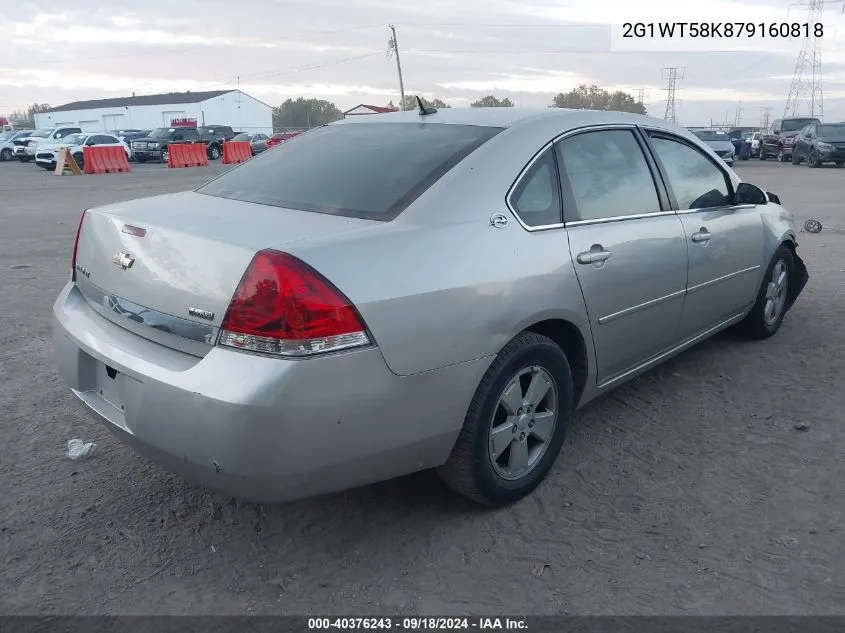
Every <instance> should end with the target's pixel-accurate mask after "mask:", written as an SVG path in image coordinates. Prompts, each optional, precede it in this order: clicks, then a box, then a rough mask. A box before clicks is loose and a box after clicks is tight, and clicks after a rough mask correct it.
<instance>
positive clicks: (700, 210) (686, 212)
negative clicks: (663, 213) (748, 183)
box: [675, 204, 757, 215]
mask: <svg viewBox="0 0 845 633" xmlns="http://www.w3.org/2000/svg"><path fill="white" fill-rule="evenodd" d="M756 207H757V205H756V204H730V205H722V206H720V207H698V208H697V209H679V210H677V211H675V213H676V214H677V215H689V214H691V213H706V212H708V211H744V210H746V209H755V208H756Z"/></svg>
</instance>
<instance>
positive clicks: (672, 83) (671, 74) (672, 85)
mask: <svg viewBox="0 0 845 633" xmlns="http://www.w3.org/2000/svg"><path fill="white" fill-rule="evenodd" d="M684 70H685V67H683V66H671V67H669V68H664V69H663V70H662V75H663V79H664V81H668V82H669V84H668V86H667V87H666V88H664V90H665V91H666V114H664V115H663V118H664V119H665V120H666V121H671V122H672V123H677V122H678V117H677V115H676V114H675V92H676V90H677V88H678V81H680V80H681V79H683V78H684Z"/></svg>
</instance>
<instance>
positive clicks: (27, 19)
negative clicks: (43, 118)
mask: <svg viewBox="0 0 845 633" xmlns="http://www.w3.org/2000/svg"><path fill="white" fill-rule="evenodd" d="M18 5H19V6H18V7H16V11H15V14H14V17H11V15H9V14H7V15H5V16H2V17H0V29H2V30H3V32H4V34H5V38H6V42H7V46H6V47H5V48H4V58H3V60H2V62H0V63H2V65H3V66H4V67H5V69H0V104H2V105H0V113H4V112H5V111H8V110H10V109H11V108H10V107H9V106H15V107H21V106H22V105H25V104H27V103H32V102H34V101H38V102H45V103H52V104H54V105H55V104H60V103H64V102H68V101H73V100H78V99H96V98H100V97H110V96H121V95H125V94H130V93H131V92H137V93H144V92H147V93H152V92H166V91H183V90H203V89H218V88H228V87H231V88H234V87H235V86H237V85H238V84H239V83H240V86H241V88H242V89H244V90H245V91H247V92H249V93H251V94H254V95H256V96H257V97H259V98H261V99H262V100H264V101H267V102H270V103H280V102H281V101H283V100H284V99H286V98H289V97H296V96H299V95H302V96H306V97H310V96H315V97H321V98H327V99H331V100H333V101H335V102H336V103H337V104H338V106H339V107H341V108H344V109H345V108H347V107H351V106H354V105H356V104H357V103H360V102H372V103H376V104H381V103H386V102H387V101H389V100H390V99H394V100H395V99H396V96H397V94H398V80H397V76H396V65H395V60H393V59H388V58H386V56H385V55H384V54H383V53H384V52H385V51H386V48H387V39H388V36H389V33H388V29H387V24H388V23H389V22H393V23H394V24H396V27H397V30H398V38H399V43H400V52H401V54H402V57H401V59H402V67H403V70H404V78H405V86H406V90H407V92H408V93H410V94H420V95H422V96H425V97H429V98H430V97H434V96H437V97H440V98H442V99H445V100H447V102H448V103H450V104H451V105H453V106H461V105H468V104H469V103H471V102H472V101H474V100H476V99H477V98H478V97H479V96H483V95H484V94H490V93H494V94H497V95H499V96H507V97H509V98H511V99H512V100H513V101H514V102H515V103H517V104H522V105H524V106H526V107H544V106H547V105H548V104H549V103H550V102H551V98H552V96H553V95H554V94H556V93H558V92H565V91H567V90H570V89H571V88H573V87H575V86H576V85H578V84H579V83H588V84H597V85H599V86H602V87H605V88H608V89H622V90H626V91H629V92H636V91H638V90H639V89H643V90H644V92H645V95H646V96H645V99H646V101H648V102H650V107H649V109H650V111H652V112H654V113H656V114H658V115H659V114H661V113H662V108H663V104H662V99H663V97H664V95H665V92H663V89H664V88H665V81H664V79H663V77H662V76H661V68H663V67H666V66H685V67H686V70H685V74H684V78H683V80H682V81H681V82H680V83H679V84H678V112H679V114H680V116H681V117H682V120H683V121H687V120H689V121H690V122H695V121H706V120H708V119H709V118H710V117H711V116H713V117H715V116H717V115H718V116H719V118H721V117H723V116H724V112H725V111H726V110H731V111H733V110H735V108H736V106H737V103H738V102H739V101H740V100H742V103H743V106H742V110H743V113H744V114H743V117H744V120H746V121H747V122H749V123H751V122H756V121H757V120H759V115H760V108H761V107H769V108H772V112H773V113H775V112H777V111H778V110H780V109H782V108H783V106H784V103H785V101H786V95H787V94H788V91H789V86H790V83H791V81H792V75H793V72H794V69H795V60H796V58H797V55H798V49H799V47H800V42H799V41H797V40H774V39H772V40H770V41H767V42H765V43H764V44H765V46H764V50H760V51H756V52H746V53H730V52H723V53H713V52H691V51H670V50H657V51H652V52H639V53H627V54H620V53H612V52H611V24H612V23H616V24H620V23H622V22H624V21H639V22H651V21H666V20H671V21H677V22H682V21H708V22H715V21H721V22H726V21H734V22H737V21H746V20H747V21H753V22H755V23H759V22H781V21H785V20H789V21H793V20H795V21H799V20H800V21H803V20H804V17H803V16H804V11H805V9H797V8H795V7H792V8H789V7H788V6H787V3H785V2H783V1H782V0H697V1H696V2H695V3H682V2H678V1H677V0H671V1H670V0H651V1H650V2H648V3H635V2H631V1H630V0H595V1H594V2H591V3H585V2H580V1H579V2H575V1H574V0H520V1H519V2H513V1H512V0H484V1H482V0H462V2H455V1H454V0H429V1H427V2H426V3H420V2H418V0H394V1H393V2H391V3H390V4H389V6H386V5H385V4H384V2H383V0H289V1H287V2H284V3H270V2H266V0H239V1H238V2H237V3H231V2H222V1H217V0H214V1H212V0H183V1H182V2H180V3H173V2H172V0H145V1H144V2H143V3H132V4H124V3H114V2H107V1H106V0H76V1H75V2H74V3H72V4H68V3H67V2H66V1H65V0H39V1H38V2H23V3H18ZM255 16H260V18H256V17H255ZM824 22H825V24H826V28H827V27H828V26H829V27H830V28H831V33H833V32H834V31H833V29H837V30H836V31H835V32H836V33H837V34H842V33H845V18H843V16H842V15H841V14H840V13H839V11H838V10H829V11H827V12H826V13H825V18H824ZM823 59H824V72H825V108H826V113H827V116H829V117H831V118H838V119H845V95H843V92H842V91H843V89H845V47H843V45H842V43H841V41H840V40H838V39H834V38H831V39H826V40H825V41H824V51H823Z"/></svg>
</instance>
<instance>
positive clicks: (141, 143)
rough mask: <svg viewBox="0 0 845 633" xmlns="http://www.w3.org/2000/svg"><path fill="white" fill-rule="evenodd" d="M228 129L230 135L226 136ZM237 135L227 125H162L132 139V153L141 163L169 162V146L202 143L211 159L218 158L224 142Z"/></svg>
mask: <svg viewBox="0 0 845 633" xmlns="http://www.w3.org/2000/svg"><path fill="white" fill-rule="evenodd" d="M227 130H228V133H229V136H228V138H227V137H226V131H227ZM234 136H235V134H234V132H232V128H230V127H229V128H227V127H226V126H203V127H200V128H195V127H160V128H156V129H154V130H153V131H152V132H150V133H149V135H147V136H146V137H143V138H138V139H135V140H134V141H132V155H133V156H134V157H135V160H136V161H138V162H139V163H145V162H147V161H148V160H161V161H162V162H167V159H168V157H169V155H170V151H169V149H168V147H169V146H170V145H174V144H177V143H202V144H204V145H205V146H206V153H207V154H208V157H209V158H210V159H211V160H217V159H218V158H220V156H221V154H222V153H223V142H224V140H229V139H231V138H233V137H234Z"/></svg>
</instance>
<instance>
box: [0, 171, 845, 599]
mask: <svg viewBox="0 0 845 633" xmlns="http://www.w3.org/2000/svg"><path fill="white" fill-rule="evenodd" d="M220 169H221V167H220V166H215V167H210V168H207V169H185V170H167V169H165V168H163V167H161V166H159V165H144V166H137V167H136V168H135V171H134V172H133V173H132V174H129V175H111V176H82V177H61V178H59V177H55V176H53V175H51V174H48V173H46V172H43V171H41V170H40V169H37V168H36V167H34V166H32V165H31V164H30V165H21V164H17V163H0V299H2V301H0V430H1V431H2V438H3V440H2V443H0V561H3V562H2V564H0V586H2V588H3V589H2V591H0V612H2V613H5V614H9V613H16V614H44V613H57V614H58V613H64V614H75V613H89V614H90V613H108V614H152V613H156V614H165V613H172V614H273V613H287V614H294V613H295V614H306V613H315V612H316V613H326V612H334V613H357V614H364V613H369V614H377V613H385V614H386V613H400V614H401V613H412V612H419V613H425V614H453V613H454V614H467V613H475V614H495V613H502V612H505V613H524V614H552V613H565V612H566V613H571V614H646V613H648V614H833V613H836V614H843V613H845V534H843V529H844V528H845V523H843V512H845V495H843V493H842V482H843V481H845V454H843V453H844V451H843V447H845V425H843V418H844V417H845V391H843V389H842V384H843V383H842V381H843V364H845V361H843V359H845V327H843V325H842V323H843V320H845V209H843V196H845V169H836V168H824V169H815V170H812V169H807V168H806V167H794V166H792V165H789V164H778V163H773V162H766V163H761V162H759V161H750V162H748V163H740V164H739V165H738V166H737V171H738V173H739V174H740V175H741V176H742V177H743V178H744V179H745V180H748V181H750V182H753V183H755V184H759V185H761V186H764V187H765V188H767V189H768V190H770V191H774V192H775V193H778V194H779V195H780V196H781V198H782V200H783V202H784V204H786V205H787V206H789V207H790V208H792V209H793V210H794V212H795V213H796V215H797V216H798V219H799V221H800V222H801V224H803V223H804V221H805V220H806V219H807V218H815V219H818V220H820V221H821V222H822V224H823V225H824V227H825V228H824V230H823V231H822V232H821V233H820V234H817V235H814V234H807V233H805V234H801V235H799V242H800V247H799V252H800V254H801V255H802V256H803V257H804V259H805V261H806V263H807V266H808V268H809V270H810V274H811V279H810V282H809V284H808V286H807V288H806V290H805V291H804V294H803V295H802V297H801V298H800V299H799V300H798V302H797V304H796V306H795V307H794V309H793V310H792V312H790V313H789V315H788V316H787V318H786V320H785V322H784V324H783V328H782V329H781V331H780V333H779V334H778V335H777V336H775V337H774V338H772V339H770V340H768V341H766V342H763V343H747V342H743V341H740V340H738V339H737V338H736V337H735V336H732V335H730V334H724V335H721V336H719V337H717V338H716V339H714V340H711V341H709V342H706V343H704V344H702V345H700V346H699V347H698V348H696V349H693V350H691V351H689V352H687V353H685V354H683V355H682V356H680V357H678V358H676V359H675V360H673V361H671V362H669V363H668V364H666V365H664V366H663V367H661V368H659V369H657V370H655V371H652V372H651V373H649V374H647V375H645V376H643V377H641V378H639V379H638V380H636V381H634V382H633V383H631V384H628V385H627V386H625V387H622V388H620V389H618V390H617V391H616V392H614V393H613V394H611V395H609V396H607V397H605V398H603V399H601V400H599V401H597V402H594V403H592V404H591V405H589V406H588V407H587V408H586V409H585V410H584V411H583V412H581V414H580V415H579V416H578V417H577V419H576V423H575V425H574V427H573V429H572V432H571V433H570V435H569V437H568V440H567V442H566V445H565V447H564V452H563V455H562V456H561V458H560V459H559V460H558V462H557V465H556V467H555V469H554V471H553V472H552V474H551V476H550V478H549V480H548V481H547V482H546V483H545V484H544V485H543V486H542V487H541V488H540V489H539V490H538V491H537V492H536V493H535V494H534V495H533V496H531V497H530V498H528V499H526V500H525V501H523V502H522V503H519V504H517V505H516V506H514V507H512V508H509V509H505V510H498V511H487V510H479V509H478V508H477V507H475V506H473V505H471V504H470V503H468V502H465V501H463V500H462V499H460V498H458V497H456V496H455V495H453V494H452V493H451V492H449V491H448V490H447V489H445V488H444V486H442V485H441V484H440V483H439V481H438V480H437V479H436V477H434V476H433V475H431V474H430V473H422V474H418V475H414V476H411V477H407V478H404V479H400V480H396V481H391V482H387V483H383V484H379V485H376V486H371V487H369V488H365V489H359V490H353V491H350V492H346V493H342V494H337V495H333V496H330V497H324V498H320V499H315V500H309V501H304V502H299V503H295V504H290V505H285V506H272V507H270V506H263V507H262V506H256V505H249V504H242V503H239V502H235V501H231V500H229V499H226V498H223V497H220V496H218V495H216V494H214V493H210V492H208V491H206V490H203V489H199V488H196V487H194V486H193V485H191V484H188V483H185V482H183V481H182V480H180V479H178V478H175V477H173V476H171V475H169V474H167V473H165V472H163V471H161V470H160V469H159V468H158V467H156V466H154V465H152V464H149V463H147V462H146V461H144V460H143V459H142V458H140V457H138V456H137V455H136V454H135V453H133V452H132V451H131V450H130V449H129V448H127V447H125V446H123V445H122V444H120V443H118V442H117V441H116V440H115V439H114V438H113V437H112V436H111V435H110V434H109V433H108V432H107V431H106V430H105V429H104V428H102V427H101V426H100V425H99V424H97V423H96V422H94V421H93V420H92V419H90V418H89V417H88V416H87V415H86V414H85V413H84V412H83V410H82V407H81V406H80V405H79V404H77V402H76V400H75V398H74V397H73V396H72V395H71V394H70V392H69V391H68V389H67V388H66V387H65V386H64V384H63V383H62V382H61V381H60V379H59V377H58V375H57V373H56V371H55V370H54V368H53V362H52V357H51V354H52V345H51V333H50V327H51V326H50V308H51V305H52V302H53V300H54V299H55V297H56V295H57V293H58V292H59V289H60V288H61V286H62V285H63V284H64V282H65V280H66V278H67V275H68V268H69V260H70V251H71V246H72V241H73V234H74V231H75V229H76V224H77V221H78V218H79V214H80V212H81V211H82V210H83V209H84V208H86V207H89V206H94V205H98V204H102V203H106V202H112V201H117V200H124V199H129V198H134V197H139V196H144V195H153V194H157V193H164V192H171V191H178V190H183V189H188V188H191V187H193V186H195V185H197V184H199V183H200V182H201V181H203V180H205V179H207V178H208V177H210V176H211V175H212V174H215V173H218V172H219V171H220ZM71 438H82V439H84V440H93V441H96V442H97V444H98V453H97V454H96V455H95V456H93V457H92V458H91V459H89V460H87V461H84V462H71V461H70V460H68V459H67V458H66V457H65V455H64V453H65V450H66V444H67V441H68V440H69V439H71Z"/></svg>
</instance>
